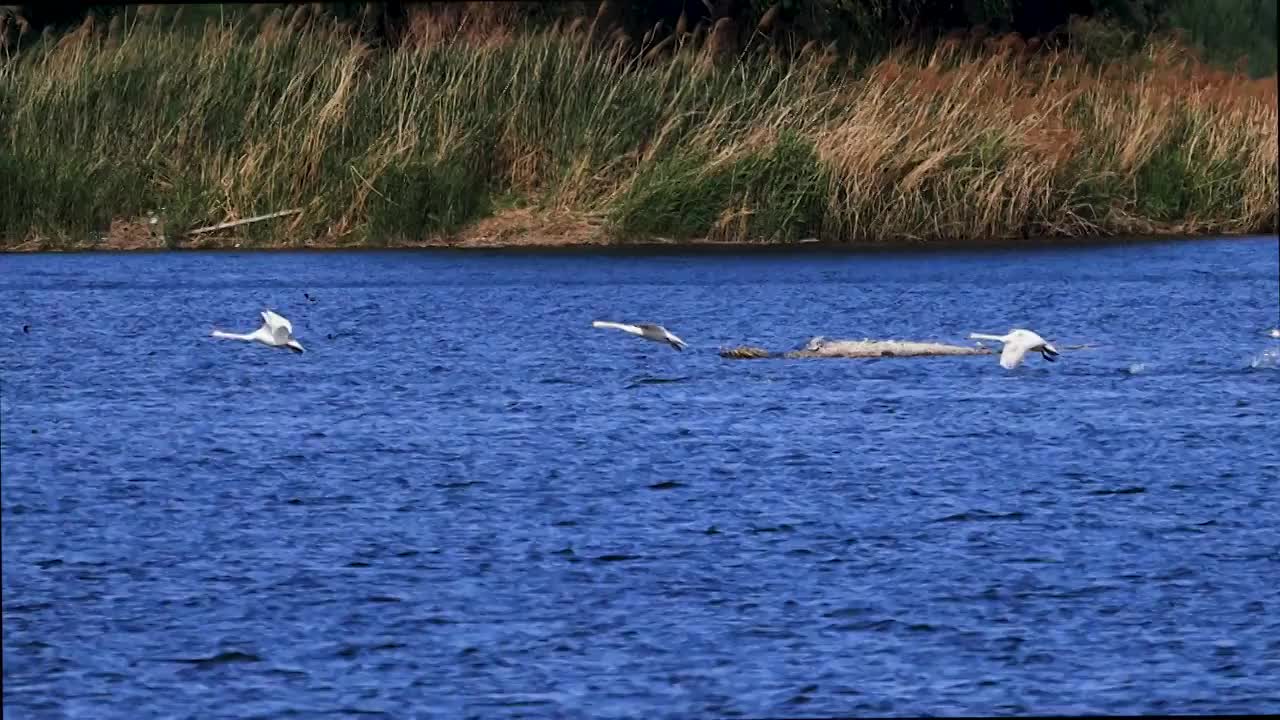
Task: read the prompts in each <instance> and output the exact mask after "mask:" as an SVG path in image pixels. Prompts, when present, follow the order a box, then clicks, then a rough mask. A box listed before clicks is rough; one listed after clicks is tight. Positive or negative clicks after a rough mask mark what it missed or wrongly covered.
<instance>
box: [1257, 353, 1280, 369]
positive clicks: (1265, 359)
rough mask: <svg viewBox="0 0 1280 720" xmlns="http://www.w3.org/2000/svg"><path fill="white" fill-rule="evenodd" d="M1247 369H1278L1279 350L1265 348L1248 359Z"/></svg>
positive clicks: (1279, 365)
mask: <svg viewBox="0 0 1280 720" xmlns="http://www.w3.org/2000/svg"><path fill="white" fill-rule="evenodd" d="M1249 367H1251V368H1254V369H1259V368H1277V367H1280V348H1267V349H1266V350H1263V351H1262V352H1260V353H1258V354H1257V355H1254V356H1253V357H1252V358H1250V359H1249Z"/></svg>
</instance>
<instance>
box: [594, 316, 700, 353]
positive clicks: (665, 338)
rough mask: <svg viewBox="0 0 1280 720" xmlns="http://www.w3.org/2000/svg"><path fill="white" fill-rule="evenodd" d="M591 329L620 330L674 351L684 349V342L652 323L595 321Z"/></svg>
mask: <svg viewBox="0 0 1280 720" xmlns="http://www.w3.org/2000/svg"><path fill="white" fill-rule="evenodd" d="M591 327H595V328H606V329H609V330H621V331H623V332H629V333H631V334H632V335H639V336H640V337H642V338H644V339H645V340H652V341H654V342H660V343H666V344H668V345H670V346H671V347H673V348H675V349H676V350H684V349H685V342H684V341H683V340H681V339H680V338H678V337H676V336H675V335H672V334H671V331H669V330H667V329H666V328H664V327H662V326H661V325H654V324H653V323H640V324H639V325H627V324H626V323H616V322H606V321H604V320H596V321H595V322H593V323H591Z"/></svg>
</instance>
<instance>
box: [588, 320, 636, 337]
mask: <svg viewBox="0 0 1280 720" xmlns="http://www.w3.org/2000/svg"><path fill="white" fill-rule="evenodd" d="M591 327H594V328H602V329H606V330H621V331H623V332H629V333H631V334H632V335H644V330H641V329H640V328H639V327H636V326H635V325H627V324H626V323H616V322H608V321H606V320H596V321H594V322H592V323H591Z"/></svg>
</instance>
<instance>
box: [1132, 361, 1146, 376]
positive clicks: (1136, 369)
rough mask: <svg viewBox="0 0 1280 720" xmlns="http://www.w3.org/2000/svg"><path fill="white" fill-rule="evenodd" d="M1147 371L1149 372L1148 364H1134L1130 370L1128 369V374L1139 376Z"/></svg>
mask: <svg viewBox="0 0 1280 720" xmlns="http://www.w3.org/2000/svg"><path fill="white" fill-rule="evenodd" d="M1146 371H1147V364H1146V363H1134V364H1132V365H1130V366H1129V369H1128V372H1129V374H1130V375H1139V374H1141V373H1144V372H1146Z"/></svg>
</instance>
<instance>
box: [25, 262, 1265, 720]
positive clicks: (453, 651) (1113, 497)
mask: <svg viewBox="0 0 1280 720" xmlns="http://www.w3.org/2000/svg"><path fill="white" fill-rule="evenodd" d="M1278 277H1280V272H1278V270H1277V253H1276V239H1275V238H1274V237H1269V238H1261V239H1250V240H1235V241H1222V242H1219V241H1212V242H1197V243H1184V244H1170V245H1148V246H1140V247H1116V248H1109V249H1099V248H1093V249H1062V250H1053V251H1036V252H998V253H983V254H979V253H969V254H945V255H932V256H918V255H917V256H908V255H883V256H863V257H847V256H844V257H842V256H825V255H805V256H796V257H786V258H784V257H779V256H773V255H770V256H767V257H745V256H714V257H710V256H703V257H689V256H671V255H669V256H657V257H607V256H590V255H581V256H563V255H556V256H527V255H503V254H484V255H454V254H438V253H437V254H432V253H420V254H413V253H356V254H342V253H317V254H271V253H260V254H255V253H243V254H240V253H236V254H231V253H209V254H194V253H192V254H136V255H76V256H57V255H38V256H16V255H10V256H0V300H2V301H0V351H2V352H3V376H2V378H0V382H2V385H0V420H2V422H3V434H2V445H0V450H2V456H0V457H2V459H3V495H2V500H3V523H2V526H3V584H4V588H3V589H4V705H5V711H4V716H5V718H6V719H7V718H11V717H12V718H23V719H25V718H46V717H48V718H53V717H93V718H249V717H261V718H287V717H305V718H318V717H355V716H361V717H365V716H368V717H379V716H381V717H396V718H400V717H410V716H412V717H440V718H454V717H459V718H461V717H476V718H489V717H534V718H586V717H593V718H615V717H616V718H623V717H626V718H641V717H644V718H650V717H683V718H689V717H737V716H753V717H760V716H796V715H804V716H831V715H839V714H844V715H850V714H852V715H879V716H886V715H888V716H892V715H920V714H939V715H948V714H968V715H1003V714H1039V715H1050V714H1062V713H1108V714H1117V713H1198V714H1212V713H1228V712H1237V713H1238V712H1249V713H1275V712H1280V613H1278V612H1277V610H1280V590H1278V589H1277V588H1280V583H1277V578H1280V532H1277V530H1276V529H1277V527H1278V526H1280V500H1278V499H1277V498H1278V497H1280V493H1277V477H1278V475H1280V472H1278V470H1280V450H1278V449H1277V445H1276V443H1275V440H1274V438H1275V437H1276V431H1277V429H1280V428H1278V425H1280V424H1278V423H1277V421H1276V419H1275V418H1276V410H1275V408H1276V405H1275V401H1276V397H1277V392H1276V391H1277V388H1280V369H1278V368H1277V367H1276V364H1275V362H1273V361H1272V362H1266V361H1260V360H1259V358H1264V353H1266V352H1268V351H1269V349H1272V348H1273V346H1274V345H1276V344H1277V342H1276V341H1274V340H1271V339H1270V338H1268V337H1266V336H1265V334H1264V332H1265V330H1267V329H1268V328H1271V327H1275V326H1276V325H1277V323H1278V320H1277V292H1278V287H1277V284H1278V283H1277V280H1278ZM304 292H305V293H308V294H309V295H311V296H312V297H314V298H315V300H314V302H311V301H308V300H307V299H306V298H305V297H304V295H303V293H304ZM264 306H269V307H272V308H274V309H276V310H277V311H279V312H280V313H282V314H284V315H285V316H286V317H289V318H290V319H291V320H292V321H293V324H294V328H295V332H296V334H297V335H298V337H299V338H300V339H301V341H302V342H303V343H304V344H305V345H306V347H307V348H308V352H307V353H306V354H305V355H294V354H290V353H286V352H282V351H273V350H269V349H266V348H263V347H261V346H256V345H248V344H245V343H238V342H233V341H218V340H213V339H211V338H209V337H208V333H209V330H210V329H212V328H213V327H215V326H217V327H221V328H226V329H235V330H240V331H249V330H252V329H253V328H254V327H256V319H257V312H258V310H260V309H261V308H262V307H264ZM595 319H614V320H623V321H628V320H635V321H640V320H651V321H656V322H661V323H664V324H666V325H667V326H668V327H670V328H671V329H672V330H673V331H674V332H676V333H677V334H678V335H680V336H681V337H682V338H684V339H685V340H686V341H688V342H689V344H690V348H689V350H687V351H686V352H684V353H677V352H674V351H672V350H671V349H670V348H667V347H665V346H661V345H657V344H654V343H648V342H644V341H641V340H638V339H636V338H632V337H629V336H626V335H623V334H621V333H617V332H607V331H600V330H594V329H592V328H591V321H592V320H595ZM23 325H28V326H29V331H28V332H24V331H23V329H22V327H23ZM1013 326H1023V327H1030V328H1033V329H1035V330H1037V331H1039V332H1040V333H1042V334H1044V335H1045V336H1047V337H1049V338H1050V339H1051V340H1054V341H1055V342H1057V343H1058V344H1059V345H1071V344H1079V343H1095V344H1098V345H1100V346H1101V347H1099V348H1098V349H1094V350H1081V351H1076V352H1064V353H1063V356H1062V358H1060V361H1059V362H1057V363H1056V364H1052V365H1050V364H1047V363H1045V362H1043V361H1042V360H1041V359H1040V358H1039V357H1038V356H1033V357H1032V358H1031V359H1030V360H1029V361H1028V363H1027V364H1026V365H1025V366H1024V367H1022V368H1020V369H1018V370H1016V371H1014V372H1005V371H1003V370H1001V369H1000V368H999V366H998V365H997V364H996V361H995V359H994V358H991V357H955V358H934V359H923V360H919V359H914V360H910V359H893V358H885V359H878V360H868V361H840V360H809V361H799V360H797V361H782V360H777V361H774V360H751V361H747V360H740V361H732V360H724V359H721V358H720V357H718V356H717V355H716V350H717V348H718V347H719V346H721V345H736V344H742V343H749V344H753V345H760V346H764V347H768V348H771V349H788V348H792V347H796V346H797V345H800V344H802V343H803V342H805V341H806V340H807V339H808V338H809V337H810V336H812V335H819V334H820V335H825V336H827V337H831V338H862V337H897V338H907V339H937V340H944V341H960V340H963V338H964V337H965V336H966V335H967V333H969V332H971V331H979V332H1004V331H1005V330H1007V329H1008V328H1010V327H1013ZM1272 351H1273V350H1272ZM1273 352H1274V351H1273ZM410 709H411V710H410Z"/></svg>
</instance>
